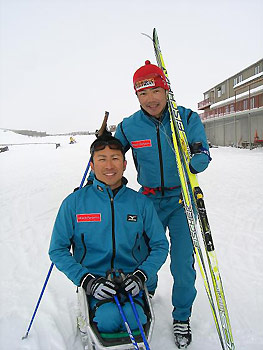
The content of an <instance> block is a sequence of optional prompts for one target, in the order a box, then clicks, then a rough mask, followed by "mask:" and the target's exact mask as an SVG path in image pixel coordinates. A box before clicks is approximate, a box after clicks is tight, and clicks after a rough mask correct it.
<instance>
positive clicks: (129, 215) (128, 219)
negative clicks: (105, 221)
mask: <svg viewBox="0 0 263 350" xmlns="http://www.w3.org/2000/svg"><path fill="white" fill-rule="evenodd" d="M137 218H138V216H137V215H132V214H128V215H127V221H131V222H137Z"/></svg>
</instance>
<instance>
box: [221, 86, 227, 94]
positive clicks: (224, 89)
mask: <svg viewBox="0 0 263 350" xmlns="http://www.w3.org/2000/svg"><path fill="white" fill-rule="evenodd" d="M221 91H222V95H224V93H225V92H226V86H225V84H223V85H222V86H221Z"/></svg>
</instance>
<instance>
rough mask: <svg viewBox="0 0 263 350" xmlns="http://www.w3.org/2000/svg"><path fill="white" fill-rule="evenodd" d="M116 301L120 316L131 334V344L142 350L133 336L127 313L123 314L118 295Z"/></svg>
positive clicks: (115, 297)
mask: <svg viewBox="0 0 263 350" xmlns="http://www.w3.org/2000/svg"><path fill="white" fill-rule="evenodd" d="M114 300H115V303H116V304H117V306H118V309H119V311H120V315H121V317H122V319H123V322H124V325H125V327H126V330H127V333H128V334H129V337H130V339H131V342H132V345H133V347H134V349H136V350H140V349H139V347H138V344H137V342H136V340H135V338H134V336H133V334H132V331H131V328H130V326H129V323H128V320H127V317H126V316H125V313H124V312H123V309H122V307H121V304H120V302H119V299H118V297H117V296H116V295H115V296H114Z"/></svg>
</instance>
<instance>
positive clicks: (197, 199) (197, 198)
mask: <svg viewBox="0 0 263 350" xmlns="http://www.w3.org/2000/svg"><path fill="white" fill-rule="evenodd" d="M151 40H152V41H153V46H154V52H155V56H156V61H157V64H158V66H159V68H161V69H162V70H163V72H164V74H165V76H166V80H167V83H168V86H169V92H168V108H169V114H170V124H171V130H172V140H173V146H174V152H175V158H176V164H177V168H178V173H179V177H180V182H181V187H182V199H183V204H184V209H185V213H186V217H187V221H188V225H189V229H190V233H191V238H192V242H193V247H194V252H195V254H196V258H197V261H198V265H199V268H200V271H201V275H202V278H203V281H204V285H205V290H206V293H207V296H208V300H209V303H210V307H211V310H212V314H213V318H214V321H215V326H216V329H217V332H218V336H219V340H220V343H221V346H222V349H223V350H234V349H235V345H234V340H233V335H232V330H231V325H230V319H229V314H228V309H227V304H226V298H225V294H224V290H223V284H222V280H221V276H220V273H219V268H218V261H217V257H216V253H215V247H214V244H213V239H212V234H211V230H210V225H209V222H208V217H207V212H206V208H205V203H204V199H203V193H202V191H201V189H200V186H199V184H198V179H197V176H196V175H195V174H192V173H191V171H190V169H189V162H190V159H191V151H190V147H189V144H188V140H187V137H186V134H185V130H184V126H183V122H182V119H181V117H180V114H179V111H178V108H177V104H176V101H175V98H174V95H173V92H172V89H171V84H170V80H169V77H168V73H167V69H166V67H165V64H164V60H163V56H162V52H161V49H160V45H159V40H158V36H157V31H156V29H155V28H154V30H153V38H151ZM188 180H189V182H190V186H188ZM191 196H192V198H193V200H192V199H191ZM195 209H196V212H197V217H198V221H199V226H200V229H201V233H202V238H203V243H204V248H205V254H206V257H207V263H208V266H209V271H210V276H211V280H212V284H213V289H214V294H215V297H216V305H217V311H218V314H219V318H220V322H219V321H218V317H217V311H216V307H215V304H214V299H213V295H212V292H211V288H210V284H209V279H208V274H207V269H206V265H205V260H204V257H203V254H202V249H201V246H200V243H199V238H198V231H197V223H196V218H195V211H194V210H195Z"/></svg>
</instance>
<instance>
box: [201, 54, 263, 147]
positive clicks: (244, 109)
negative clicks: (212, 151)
mask: <svg viewBox="0 0 263 350" xmlns="http://www.w3.org/2000/svg"><path fill="white" fill-rule="evenodd" d="M198 110H202V111H203V112H202V113H199V115H200V117H201V119H202V122H203V124H204V126H205V129H206V134H207V138H208V139H209V141H210V142H211V143H212V144H215V145H220V146H229V145H231V146H232V145H234V146H237V147H250V148H252V147H255V146H258V145H263V59H261V60H259V61H257V62H256V63H254V64H252V65H251V66H249V67H247V68H245V69H243V70H242V71H240V72H238V73H236V74H235V75H233V76H232V77H230V78H228V79H226V80H224V81H223V82H221V83H220V84H217V85H216V86H214V87H213V88H211V89H209V90H208V91H206V92H205V93H204V100H203V101H201V102H199V103H198Z"/></svg>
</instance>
